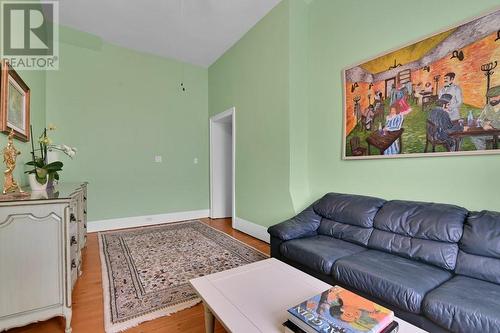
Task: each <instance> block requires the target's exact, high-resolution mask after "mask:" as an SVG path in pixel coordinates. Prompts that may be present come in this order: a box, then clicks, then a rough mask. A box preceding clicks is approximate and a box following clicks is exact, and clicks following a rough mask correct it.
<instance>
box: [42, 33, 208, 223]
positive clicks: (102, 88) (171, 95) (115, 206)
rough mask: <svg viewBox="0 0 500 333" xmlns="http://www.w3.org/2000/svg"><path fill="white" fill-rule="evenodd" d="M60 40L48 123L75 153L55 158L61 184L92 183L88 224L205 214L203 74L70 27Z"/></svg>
mask: <svg viewBox="0 0 500 333" xmlns="http://www.w3.org/2000/svg"><path fill="white" fill-rule="evenodd" d="M60 34H61V44H60V69H59V71H54V72H48V73H47V78H46V90H47V91H46V93H47V96H46V109H47V116H46V121H47V123H54V124H55V125H56V126H57V131H56V132H55V134H54V135H53V137H54V139H55V141H56V142H57V143H65V144H68V145H71V146H76V147H77V148H78V150H79V151H78V154H77V157H76V158H75V159H74V160H69V159H68V158H67V157H65V156H62V160H63V161H64V163H65V166H64V170H63V172H62V173H61V177H62V180H63V181H81V180H85V181H88V182H89V183H90V184H89V187H88V189H89V219H90V220H101V219H108V218H119V217H128V216H140V215H150V214H161V213H170V212H177V211H190V210H200V209H207V208H208V183H209V182H208V125H207V124H208V121H207V115H208V87H207V82H208V71H207V69H203V68H200V67H196V66H191V65H187V64H182V63H180V62H176V61H173V60H169V59H166V58H162V57H157V56H153V55H148V54H145V53H140V52H135V51H132V50H129V49H125V48H121V47H117V46H113V45H111V44H109V43H106V42H103V41H102V40H101V39H99V38H97V37H95V36H92V35H89V34H86V33H82V32H78V31H75V30H72V29H69V28H64V27H62V28H61V31H60ZM181 81H183V82H184V84H185V86H186V88H187V91H186V92H183V91H181V89H180V82H181ZM155 155H162V156H163V163H154V156H155ZM60 157H61V155H60ZM194 158H198V160H199V163H198V164H194V162H193V161H194Z"/></svg>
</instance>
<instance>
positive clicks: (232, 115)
mask: <svg viewBox="0 0 500 333" xmlns="http://www.w3.org/2000/svg"><path fill="white" fill-rule="evenodd" d="M225 118H230V119H231V124H232V133H231V139H232V143H231V145H232V161H231V164H232V168H231V169H232V180H231V181H232V184H231V187H232V191H231V192H232V193H231V198H232V200H231V206H232V207H231V215H232V216H231V219H232V224H233V225H234V220H235V218H236V183H235V182H236V108H235V107H234V106H233V107H232V108H230V109H228V110H226V111H224V112H221V113H218V114H216V115H214V116H212V117H210V120H209V133H210V134H209V135H210V142H209V144H210V218H212V216H213V215H212V212H213V189H214V180H213V178H214V177H213V175H214V169H213V146H212V145H213V139H212V126H213V125H214V123H216V122H220V121H221V120H223V119H225Z"/></svg>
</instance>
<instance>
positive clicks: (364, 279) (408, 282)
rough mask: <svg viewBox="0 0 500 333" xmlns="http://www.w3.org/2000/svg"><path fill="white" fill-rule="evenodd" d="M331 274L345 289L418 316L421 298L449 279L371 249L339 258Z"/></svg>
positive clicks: (421, 265) (443, 272) (446, 274)
mask: <svg viewBox="0 0 500 333" xmlns="http://www.w3.org/2000/svg"><path fill="white" fill-rule="evenodd" d="M333 274H334V276H335V278H336V279H337V281H339V282H341V283H344V284H345V285H346V286H348V287H352V288H355V289H357V290H360V291H363V292H365V293H366V294H368V295H371V296H373V297H376V298H378V299H380V300H382V301H384V302H386V303H388V304H390V305H393V306H396V307H398V308H400V309H403V310H405V311H408V312H412V313H416V314H420V313H421V304H422V301H423V299H424V296H425V295H426V294H427V293H428V292H429V291H431V290H432V289H434V288H436V287H437V286H439V285H441V284H442V283H443V282H445V281H447V280H448V279H450V278H451V276H452V274H451V273H450V272H448V271H446V270H443V269H440V268H438V267H435V266H431V265H427V264H424V263H421V262H418V261H414V260H410V259H406V258H402V257H399V256H396V255H392V254H389V253H386V252H380V251H375V250H368V251H365V252H362V253H359V254H356V255H353V256H349V257H345V258H342V259H339V260H338V261H337V262H336V263H335V265H334V267H333Z"/></svg>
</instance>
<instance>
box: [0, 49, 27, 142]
mask: <svg viewBox="0 0 500 333" xmlns="http://www.w3.org/2000/svg"><path fill="white" fill-rule="evenodd" d="M11 93H12V95H14V94H15V95H14V96H11ZM30 97H31V90H30V88H29V87H28V85H27V84H26V83H25V82H24V81H23V79H22V78H21V77H20V76H19V74H18V73H17V72H16V71H15V70H14V69H13V68H12V66H11V65H10V64H9V62H8V61H7V60H5V59H4V60H2V61H1V75H0V131H1V132H3V133H6V134H8V133H9V132H10V131H11V130H13V131H14V137H15V138H17V139H18V140H20V141H23V142H28V141H29V140H30ZM14 98H16V100H17V101H18V102H17V103H14ZM13 105H15V106H17V107H16V108H15V109H16V110H11V109H12V108H13V107H12V106H13ZM14 112H15V113H17V114H16V117H13V116H12V114H13V113H14ZM13 118H16V119H13Z"/></svg>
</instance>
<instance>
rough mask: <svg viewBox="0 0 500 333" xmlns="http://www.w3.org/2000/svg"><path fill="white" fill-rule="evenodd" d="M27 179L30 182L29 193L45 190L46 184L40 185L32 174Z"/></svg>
mask: <svg viewBox="0 0 500 333" xmlns="http://www.w3.org/2000/svg"><path fill="white" fill-rule="evenodd" d="M28 179H29V182H30V187H31V191H33V192H35V191H45V190H46V189H47V182H45V184H40V183H39V182H38V181H37V180H36V178H35V174H34V173H30V174H29V175H28Z"/></svg>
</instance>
